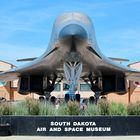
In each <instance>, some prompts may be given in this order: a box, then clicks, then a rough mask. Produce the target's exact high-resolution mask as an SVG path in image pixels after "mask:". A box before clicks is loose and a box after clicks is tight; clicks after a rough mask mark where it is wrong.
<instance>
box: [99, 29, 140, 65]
mask: <svg viewBox="0 0 140 140" xmlns="http://www.w3.org/2000/svg"><path fill="white" fill-rule="evenodd" d="M99 39H100V41H99V44H100V48H101V50H102V51H103V53H104V54H105V55H107V56H110V57H122V58H127V59H129V60H130V62H134V61H139V60H140V51H139V50H140V29H131V28H130V29H129V28H126V29H125V28H123V29H119V30H114V31H113V30H111V31H108V33H106V34H105V35H104V36H100V38H99ZM97 41H98V40H97Z"/></svg>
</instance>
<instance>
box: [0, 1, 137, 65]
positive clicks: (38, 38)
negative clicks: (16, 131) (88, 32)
mask: <svg viewBox="0 0 140 140" xmlns="http://www.w3.org/2000/svg"><path fill="white" fill-rule="evenodd" d="M65 12H83V13H85V14H87V15H88V16H89V17H90V18H91V20H92V21H93V25H94V28H95V32H96V39H97V43H98V45H99V47H100V49H101V51H102V52H103V53H104V54H105V55H106V56H108V57H117V58H126V59H129V60H130V62H129V63H133V62H136V61H139V60H140V50H139V49H140V0H69V1H68V0H3V1H2V0H0V60H4V61H7V62H9V63H12V64H14V65H17V66H18V65H22V64H23V62H22V63H21V62H20V63H19V62H16V60H17V59H20V58H28V57H39V56H40V55H41V54H43V52H44V51H45V50H46V49H47V47H48V43H49V40H50V36H51V31H52V26H53V23H54V20H55V19H56V17H57V16H59V15H61V14H63V13H65ZM93 61H94V60H93ZM124 64H125V65H126V64H127V63H124Z"/></svg>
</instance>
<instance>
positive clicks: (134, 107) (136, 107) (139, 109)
mask: <svg viewBox="0 0 140 140" xmlns="http://www.w3.org/2000/svg"><path fill="white" fill-rule="evenodd" d="M127 113H128V115H140V102H136V103H133V104H132V103H131V104H129V105H128V107H127Z"/></svg>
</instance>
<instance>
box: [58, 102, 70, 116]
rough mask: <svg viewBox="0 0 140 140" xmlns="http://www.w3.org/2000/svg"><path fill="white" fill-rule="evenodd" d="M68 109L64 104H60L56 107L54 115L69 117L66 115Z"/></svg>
mask: <svg viewBox="0 0 140 140" xmlns="http://www.w3.org/2000/svg"><path fill="white" fill-rule="evenodd" d="M68 113H69V112H68V107H67V104H66V103H62V104H60V105H59V106H58V108H57V109H56V115H58V116H63V115H64V116H65V115H69V114H68Z"/></svg>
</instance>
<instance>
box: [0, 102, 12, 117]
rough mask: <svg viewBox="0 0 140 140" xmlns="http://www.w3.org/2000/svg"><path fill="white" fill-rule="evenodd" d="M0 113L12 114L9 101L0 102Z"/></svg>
mask: <svg viewBox="0 0 140 140" xmlns="http://www.w3.org/2000/svg"><path fill="white" fill-rule="evenodd" d="M0 115H12V107H11V105H10V103H8V102H3V103H0Z"/></svg>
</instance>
